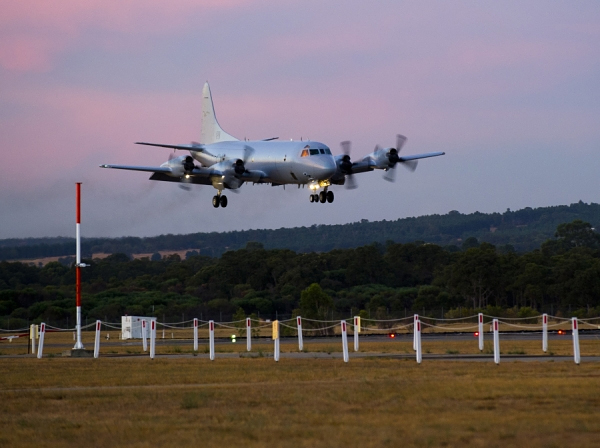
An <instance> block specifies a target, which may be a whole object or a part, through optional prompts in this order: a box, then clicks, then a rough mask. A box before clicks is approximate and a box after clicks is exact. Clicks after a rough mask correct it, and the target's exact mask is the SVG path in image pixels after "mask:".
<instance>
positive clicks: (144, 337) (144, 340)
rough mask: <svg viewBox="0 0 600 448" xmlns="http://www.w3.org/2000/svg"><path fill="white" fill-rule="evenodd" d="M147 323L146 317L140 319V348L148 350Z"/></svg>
mask: <svg viewBox="0 0 600 448" xmlns="http://www.w3.org/2000/svg"><path fill="white" fill-rule="evenodd" d="M147 337H148V323H147V322H146V319H142V350H144V351H145V352H147V351H148V339H147Z"/></svg>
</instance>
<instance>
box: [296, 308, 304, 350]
mask: <svg viewBox="0 0 600 448" xmlns="http://www.w3.org/2000/svg"><path fill="white" fill-rule="evenodd" d="M296 325H297V326H298V351H300V352H301V351H302V350H304V341H303V340H302V317H300V316H296Z"/></svg>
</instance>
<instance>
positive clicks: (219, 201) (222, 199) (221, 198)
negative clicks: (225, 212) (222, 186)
mask: <svg viewBox="0 0 600 448" xmlns="http://www.w3.org/2000/svg"><path fill="white" fill-rule="evenodd" d="M212 205H213V207H214V208H218V207H219V205H220V206H221V207H223V208H225V207H227V196H225V195H221V192H220V191H219V192H218V193H217V194H216V195H215V196H213V198H212Z"/></svg>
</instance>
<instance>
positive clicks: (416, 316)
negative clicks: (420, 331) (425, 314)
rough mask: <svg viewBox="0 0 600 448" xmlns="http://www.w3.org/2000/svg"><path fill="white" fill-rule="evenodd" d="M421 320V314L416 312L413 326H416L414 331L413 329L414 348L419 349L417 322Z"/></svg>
mask: <svg viewBox="0 0 600 448" xmlns="http://www.w3.org/2000/svg"><path fill="white" fill-rule="evenodd" d="M418 321H419V315H418V314H415V316H414V320H413V327H414V331H413V350H415V351H416V350H417V322H418Z"/></svg>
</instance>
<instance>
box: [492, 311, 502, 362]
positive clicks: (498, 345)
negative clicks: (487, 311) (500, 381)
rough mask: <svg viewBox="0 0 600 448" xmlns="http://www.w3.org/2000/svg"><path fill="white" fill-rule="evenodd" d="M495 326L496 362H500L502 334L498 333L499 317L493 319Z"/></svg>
mask: <svg viewBox="0 0 600 448" xmlns="http://www.w3.org/2000/svg"><path fill="white" fill-rule="evenodd" d="M492 325H493V328H494V362H495V363H496V364H500V335H499V333H498V319H494V321H493V324H492Z"/></svg>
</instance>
